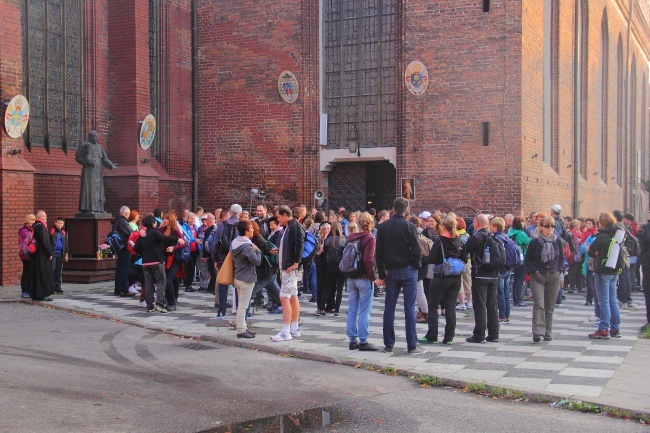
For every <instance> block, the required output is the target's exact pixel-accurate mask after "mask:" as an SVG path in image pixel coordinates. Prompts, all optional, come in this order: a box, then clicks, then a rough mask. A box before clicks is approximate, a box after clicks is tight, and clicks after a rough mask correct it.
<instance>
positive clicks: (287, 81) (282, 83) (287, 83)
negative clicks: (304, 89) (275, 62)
mask: <svg viewBox="0 0 650 433" xmlns="http://www.w3.org/2000/svg"><path fill="white" fill-rule="evenodd" d="M278 91H279V92H280V96H281V97H282V99H283V100H284V102H288V103H289V104H291V103H292V102H295V101H296V99H298V93H299V92H300V89H299V88H298V80H297V79H296V76H295V75H293V72H290V71H284V72H282V73H281V74H280V78H278Z"/></svg>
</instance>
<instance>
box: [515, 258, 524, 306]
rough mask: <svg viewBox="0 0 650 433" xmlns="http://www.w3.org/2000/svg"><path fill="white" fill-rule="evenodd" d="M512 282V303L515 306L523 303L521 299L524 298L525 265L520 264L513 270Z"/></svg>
mask: <svg viewBox="0 0 650 433" xmlns="http://www.w3.org/2000/svg"><path fill="white" fill-rule="evenodd" d="M513 271H514V282H513V283H512V302H513V303H514V304H515V305H517V304H519V303H520V302H522V301H523V299H521V298H522V297H523V296H524V284H526V272H527V271H528V269H527V268H526V263H522V264H521V265H520V266H517V267H516V268H515V269H514V270H513Z"/></svg>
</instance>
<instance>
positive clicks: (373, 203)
mask: <svg viewBox="0 0 650 433" xmlns="http://www.w3.org/2000/svg"><path fill="white" fill-rule="evenodd" d="M393 200H395V167H394V166H393V164H391V163H390V162H388V161H376V162H368V163H367V164H366V207H365V208H371V207H372V208H375V209H376V210H377V211H380V210H382V209H386V210H390V209H391V208H392V207H393ZM365 208H364V209H365Z"/></svg>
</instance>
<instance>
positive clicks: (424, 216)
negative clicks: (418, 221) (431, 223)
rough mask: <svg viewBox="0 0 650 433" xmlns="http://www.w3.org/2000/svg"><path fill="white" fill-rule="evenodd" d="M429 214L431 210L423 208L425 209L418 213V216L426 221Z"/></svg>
mask: <svg viewBox="0 0 650 433" xmlns="http://www.w3.org/2000/svg"><path fill="white" fill-rule="evenodd" d="M430 216H431V212H429V211H428V210H425V211H423V212H422V213H421V214H420V218H422V219H423V220H425V221H426V220H427V218H429V217H430Z"/></svg>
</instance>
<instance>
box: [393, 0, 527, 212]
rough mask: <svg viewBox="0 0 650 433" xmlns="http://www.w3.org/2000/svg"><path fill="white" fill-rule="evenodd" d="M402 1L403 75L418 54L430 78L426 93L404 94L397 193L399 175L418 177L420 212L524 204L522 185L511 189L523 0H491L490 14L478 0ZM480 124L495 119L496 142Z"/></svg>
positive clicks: (515, 178)
mask: <svg viewBox="0 0 650 433" xmlns="http://www.w3.org/2000/svg"><path fill="white" fill-rule="evenodd" d="M403 5H404V8H403V28H404V30H403V47H404V48H403V60H402V64H401V68H400V80H401V81H402V82H403V74H404V70H405V68H406V66H407V65H408V64H409V63H410V62H411V61H413V60H420V61H422V62H423V63H424V65H425V66H426V67H427V69H428V72H429V80H430V82H429V87H428V90H427V92H426V93H425V94H423V95H421V96H414V95H412V94H411V93H409V92H408V91H406V90H405V91H404V95H405V101H404V122H403V127H404V134H403V143H402V146H401V147H400V148H398V161H399V160H400V159H402V160H403V161H404V163H405V165H404V166H403V167H400V166H399V165H398V167H397V179H398V185H397V188H398V193H399V188H400V185H399V183H400V181H399V179H400V178H411V177H412V178H415V180H416V188H417V193H416V197H417V200H416V201H415V202H414V203H413V205H412V207H413V208H414V209H415V210H418V211H419V210H422V209H429V210H431V209H445V210H450V209H458V208H461V207H464V208H472V209H474V210H485V211H493V212H511V211H513V210H518V209H519V208H520V202H521V197H520V191H519V189H518V188H516V187H512V186H510V185H517V184H518V183H519V180H520V175H521V167H520V162H519V161H520V158H521V157H520V155H521V150H520V149H521V148H520V143H521V137H520V133H519V122H520V110H521V106H520V102H519V101H520V92H521V88H520V82H521V78H520V76H519V74H518V73H517V71H518V70H519V69H520V64H521V60H520V57H521V42H520V41H521V35H520V33H519V32H518V29H519V28H520V24H519V23H520V16H521V2H520V1H513V0H508V1H505V0H504V1H492V2H491V7H490V12H487V13H486V12H483V8H482V2H481V1H476V0H460V1H459V0H456V1H438V2H432V1H423V0H406V1H404V2H403ZM504 29H506V32H505V33H504ZM481 122H489V123H490V145H489V146H488V147H484V146H483V143H482V129H481ZM414 148H417V150H415V149H414ZM400 154H401V158H400Z"/></svg>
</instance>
